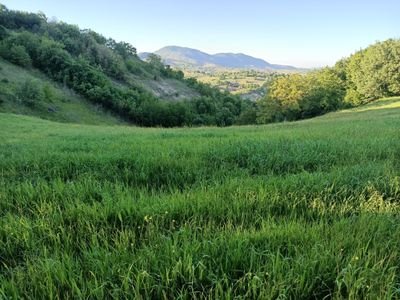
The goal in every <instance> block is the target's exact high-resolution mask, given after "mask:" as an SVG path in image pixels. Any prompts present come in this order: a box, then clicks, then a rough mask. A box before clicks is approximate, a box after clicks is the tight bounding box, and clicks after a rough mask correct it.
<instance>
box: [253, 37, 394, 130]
mask: <svg viewBox="0 0 400 300" xmlns="http://www.w3.org/2000/svg"><path fill="white" fill-rule="evenodd" d="M398 95H400V40H398V39H389V40H387V41H384V42H378V43H376V44H374V45H371V46H369V47H368V48H366V49H364V50H360V51H358V52H356V53H355V54H353V55H351V56H350V57H348V58H344V59H342V60H340V61H338V62H337V63H336V64H335V66H333V67H331V68H328V67H327V68H323V69H320V70H316V71H312V72H309V73H307V74H291V75H282V76H278V77H276V78H275V79H274V80H273V81H272V82H271V84H270V85H269V87H268V94H267V96H266V97H265V98H263V99H262V100H260V101H259V102H258V112H257V121H258V123H269V122H276V121H284V120H289V121H291V120H298V119H304V118H309V117H314V116H318V115H321V114H324V113H327V112H330V111H335V110H337V109H340V108H347V107H353V106H358V105H361V104H365V103H367V102H369V101H373V100H376V99H378V98H382V97H390V96H398Z"/></svg>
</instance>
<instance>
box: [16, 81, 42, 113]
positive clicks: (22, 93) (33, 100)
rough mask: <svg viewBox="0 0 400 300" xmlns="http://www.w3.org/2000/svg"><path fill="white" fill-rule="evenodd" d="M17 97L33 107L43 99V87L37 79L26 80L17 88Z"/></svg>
mask: <svg viewBox="0 0 400 300" xmlns="http://www.w3.org/2000/svg"><path fill="white" fill-rule="evenodd" d="M17 97H18V99H19V100H20V101H21V102H22V103H23V104H25V105H27V106H29V107H34V106H36V105H37V103H38V102H40V101H41V100H43V99H44V93H43V88H42V87H41V85H40V84H39V83H38V82H37V81H33V80H26V81H25V82H24V83H23V84H22V85H21V86H20V87H19V88H18V90H17Z"/></svg>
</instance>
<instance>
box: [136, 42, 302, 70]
mask: <svg viewBox="0 0 400 300" xmlns="http://www.w3.org/2000/svg"><path fill="white" fill-rule="evenodd" d="M154 54H157V55H159V56H160V57H161V58H162V59H163V61H164V62H165V63H166V64H168V65H171V66H174V67H190V68H206V67H216V68H226V69H256V70H265V71H283V70H287V71H294V70H300V68H296V67H294V66H289V65H280V64H272V63H269V62H267V61H266V60H264V59H261V58H257V57H254V56H251V55H247V54H244V53H232V52H222V53H215V54H209V53H206V52H203V51H201V50H198V49H194V48H189V47H181V46H165V47H163V48H161V49H159V50H157V51H155V52H154ZM149 55H150V52H142V53H139V57H140V58H141V59H143V60H145V59H147V57H148V56H149Z"/></svg>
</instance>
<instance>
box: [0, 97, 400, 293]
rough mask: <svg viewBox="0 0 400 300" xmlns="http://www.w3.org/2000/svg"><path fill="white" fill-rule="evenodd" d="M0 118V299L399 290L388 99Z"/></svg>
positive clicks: (395, 148) (395, 156) (393, 137)
mask: <svg viewBox="0 0 400 300" xmlns="http://www.w3.org/2000/svg"><path fill="white" fill-rule="evenodd" d="M0 127H1V133H0V140H1V143H0V266H1V267H0V298H5V299H21V298H48V299H68V298H75V299H76V298H80V299H104V298H116V299H124V298H128V299H129V298H131V299H140V298H143V299H174V298H180V299H193V298H197V299H200V298H210V299H224V298H225V299H233V298H242V299H244V298H246V299H249V298H252V299H254V298H260V299H272V298H273V299H276V298H279V299H283V298H291V299H312V298H318V299H322V298H334V299H393V298H394V299H396V298H400V294H399V285H400V276H399V262H400V248H399V240H400V224H399V222H398V215H399V212H400V205H399V199H400V173H399V170H400V160H399V153H400V139H399V128H400V98H390V99H384V100H380V101H377V102H374V103H371V104H369V105H367V106H362V107H360V108H357V109H352V110H347V111H341V112H337V113H331V114H328V115H326V116H323V117H319V118H315V119H312V120H307V121H301V122H292V123H282V124H273V125H263V126H242V127H231V128H198V129H188V128H182V129H149V128H147V129H146V128H132V127H122V126H121V127H115V126H114V127H106V126H103V127H100V126H87V125H68V124H61V123H53V122H50V121H45V120H39V119H36V118H32V117H26V116H17V115H12V114H0Z"/></svg>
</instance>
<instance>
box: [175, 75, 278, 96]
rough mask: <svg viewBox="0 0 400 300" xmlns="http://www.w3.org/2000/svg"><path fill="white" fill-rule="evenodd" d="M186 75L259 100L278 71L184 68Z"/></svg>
mask: <svg viewBox="0 0 400 300" xmlns="http://www.w3.org/2000/svg"><path fill="white" fill-rule="evenodd" d="M182 70H183V72H184V73H185V76H187V77H193V78H196V79H197V80H198V81H200V82H203V83H206V84H210V85H211V86H215V87H217V88H218V89H219V90H221V91H228V92H230V93H232V94H237V95H243V96H244V97H248V98H250V99H251V100H258V99H259V98H262V97H263V96H264V95H265V92H266V86H267V85H268V83H269V82H270V81H272V79H274V78H275V77H276V76H277V73H274V72H270V71H256V70H245V71H244V70H217V71H216V70H213V69H212V68H210V70H193V69H191V68H182Z"/></svg>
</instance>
